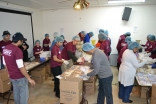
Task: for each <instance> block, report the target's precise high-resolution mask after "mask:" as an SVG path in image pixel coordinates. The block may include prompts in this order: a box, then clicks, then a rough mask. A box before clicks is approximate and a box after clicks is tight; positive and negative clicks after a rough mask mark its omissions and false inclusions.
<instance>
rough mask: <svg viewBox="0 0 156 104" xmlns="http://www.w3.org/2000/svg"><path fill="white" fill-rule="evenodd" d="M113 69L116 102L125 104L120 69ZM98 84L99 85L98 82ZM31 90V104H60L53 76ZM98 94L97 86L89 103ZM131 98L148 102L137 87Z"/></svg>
mask: <svg viewBox="0 0 156 104" xmlns="http://www.w3.org/2000/svg"><path fill="white" fill-rule="evenodd" d="M112 71H113V74H114V78H113V83H112V88H113V100H114V104H124V103H122V101H121V100H120V99H118V85H117V83H118V81H117V75H118V71H117V69H116V67H112ZM96 86H98V82H97V84H96ZM29 90H30V98H29V104H59V99H58V98H56V97H55V94H54V92H53V82H52V81H51V78H49V79H48V80H46V81H45V82H44V83H43V84H42V85H39V84H37V85H36V86H35V87H31V86H30V87H29ZM97 94H98V88H96V92H95V93H94V94H87V100H88V102H89V104H94V103H96V99H97ZM131 100H133V103H132V104H146V100H145V99H141V98H140V97H139V96H138V95H137V94H135V88H134V90H133V92H132V95H131ZM0 104H6V100H3V99H2V98H1V97H0ZM9 104H14V102H13V101H11V100H10V101H9Z"/></svg>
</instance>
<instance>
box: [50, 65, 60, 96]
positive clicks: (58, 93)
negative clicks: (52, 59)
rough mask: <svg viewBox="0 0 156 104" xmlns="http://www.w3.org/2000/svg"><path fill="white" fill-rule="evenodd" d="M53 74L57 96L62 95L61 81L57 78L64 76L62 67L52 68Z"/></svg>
mask: <svg viewBox="0 0 156 104" xmlns="http://www.w3.org/2000/svg"><path fill="white" fill-rule="evenodd" d="M51 72H52V74H53V75H54V89H55V92H56V94H55V95H60V81H59V79H58V78H56V76H58V75H61V74H62V70H61V66H57V67H52V68H51Z"/></svg>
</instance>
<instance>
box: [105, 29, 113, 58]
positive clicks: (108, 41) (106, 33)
mask: <svg viewBox="0 0 156 104" xmlns="http://www.w3.org/2000/svg"><path fill="white" fill-rule="evenodd" d="M104 34H105V35H106V36H107V40H106V41H107V43H108V45H109V48H108V56H110V53H111V50H112V49H111V39H110V37H108V30H105V32H104Z"/></svg>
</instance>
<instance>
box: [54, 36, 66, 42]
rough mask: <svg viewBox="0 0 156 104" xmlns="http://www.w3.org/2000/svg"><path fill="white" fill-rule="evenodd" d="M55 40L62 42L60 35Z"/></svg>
mask: <svg viewBox="0 0 156 104" xmlns="http://www.w3.org/2000/svg"><path fill="white" fill-rule="evenodd" d="M55 42H64V39H63V38H62V37H56V38H55Z"/></svg>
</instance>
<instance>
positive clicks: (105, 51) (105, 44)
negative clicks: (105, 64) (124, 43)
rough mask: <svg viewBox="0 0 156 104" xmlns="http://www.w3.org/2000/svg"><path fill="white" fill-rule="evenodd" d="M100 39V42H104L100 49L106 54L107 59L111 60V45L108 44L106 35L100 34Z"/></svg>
mask: <svg viewBox="0 0 156 104" xmlns="http://www.w3.org/2000/svg"><path fill="white" fill-rule="evenodd" d="M98 37H99V39H100V41H102V44H101V45H100V49H101V50H102V51H103V52H104V53H105V54H106V56H107V58H108V59H109V56H108V51H109V50H108V49H109V45H108V42H107V36H106V35H104V34H103V33H99V35H98Z"/></svg>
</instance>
